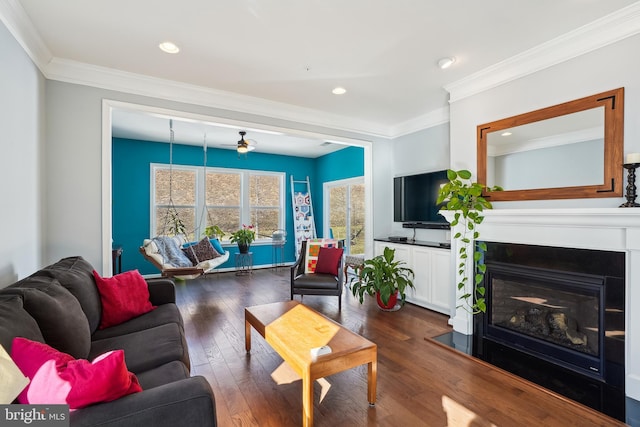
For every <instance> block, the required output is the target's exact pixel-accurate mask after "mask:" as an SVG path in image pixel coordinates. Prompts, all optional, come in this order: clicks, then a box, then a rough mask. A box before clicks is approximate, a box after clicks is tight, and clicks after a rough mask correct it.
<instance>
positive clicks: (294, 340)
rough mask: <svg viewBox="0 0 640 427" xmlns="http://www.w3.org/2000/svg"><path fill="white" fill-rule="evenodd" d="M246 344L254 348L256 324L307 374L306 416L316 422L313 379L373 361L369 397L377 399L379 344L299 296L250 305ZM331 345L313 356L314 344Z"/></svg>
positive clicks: (296, 368)
mask: <svg viewBox="0 0 640 427" xmlns="http://www.w3.org/2000/svg"><path fill="white" fill-rule="evenodd" d="M244 319H245V347H246V349H247V352H248V351H250V350H251V326H253V327H254V329H255V330H256V331H258V333H259V334H260V335H262V337H264V339H265V340H266V341H267V342H268V343H269V345H271V347H272V348H273V349H274V350H275V351H276V352H277V353H278V354H279V355H280V357H282V358H283V359H284V361H285V362H287V363H288V364H289V365H290V366H291V367H292V368H293V370H294V371H296V373H297V374H298V375H300V377H302V420H303V425H304V426H312V425H313V382H314V381H315V380H316V379H318V378H323V377H326V376H329V375H333V374H335V373H338V372H342V371H345V370H347V369H351V368H355V367H356V366H360V365H364V364H365V363H366V364H368V381H367V397H368V400H369V404H370V405H374V404H375V402H376V375H377V369H378V346H377V345H376V344H374V343H372V342H371V341H369V340H367V339H365V338H363V337H361V336H360V335H358V334H356V333H353V332H351V331H350V330H348V329H346V328H344V327H342V326H341V325H340V324H338V323H336V322H334V321H333V320H331V319H328V318H326V317H325V316H323V315H322V314H320V313H318V312H317V311H315V310H313V309H311V308H309V307H307V306H305V305H303V304H300V303H299V302H298V301H285V302H276V303H273V304H264V305H256V306H253V307H247V308H245V309H244ZM324 345H329V346H330V347H331V349H332V351H331V353H329V354H325V355H322V356H318V357H317V358H316V359H315V360H314V359H313V358H312V355H311V349H312V348H317V347H321V346H324Z"/></svg>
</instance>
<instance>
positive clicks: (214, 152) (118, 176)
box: [112, 138, 364, 274]
mask: <svg viewBox="0 0 640 427" xmlns="http://www.w3.org/2000/svg"><path fill="white" fill-rule="evenodd" d="M112 150H113V154H112V157H113V161H112V185H113V186H112V211H113V243H114V244H117V245H120V246H122V248H123V255H122V270H123V271H127V270H133V269H138V270H139V271H140V272H141V273H142V274H155V273H158V270H157V269H156V268H155V267H154V266H153V265H152V264H151V263H149V262H148V261H146V260H145V259H144V258H143V257H142V255H141V254H140V253H139V252H138V248H139V247H140V246H141V245H142V241H143V240H144V239H147V238H149V237H150V236H149V229H150V226H149V221H150V216H151V206H150V201H151V197H150V189H151V167H150V164H151V163H165V164H168V163H169V145H168V144H166V143H157V142H149V141H139V140H131V139H121V138H113V146H112ZM203 157H204V156H203V150H202V147H196V146H190V145H181V144H174V146H173V163H174V164H176V165H178V164H179V165H190V166H202V164H203ZM207 166H208V167H226V168H233V169H250V170H263V171H272V172H284V173H285V174H286V178H285V179H286V181H285V188H286V199H285V202H286V204H285V206H286V209H285V214H286V218H285V223H286V229H287V236H288V237H287V243H286V245H285V248H284V254H285V257H284V258H285V259H284V261H285V262H293V261H295V255H294V254H295V249H294V243H293V242H294V240H293V212H292V209H291V176H292V175H293V176H294V179H296V180H301V179H304V178H305V177H307V176H309V179H310V182H311V183H312V184H311V185H312V197H313V206H314V210H315V212H314V213H315V215H316V226H320V227H321V225H322V183H323V182H326V181H334V180H336V179H344V178H349V177H356V176H362V175H363V174H364V172H363V170H364V150H363V149H361V148H358V147H348V148H346V149H343V150H340V151H338V152H335V153H331V154H328V155H326V156H322V157H319V158H317V159H310V158H306V157H293V156H278V155H272V154H261V153H249V155H247V156H240V157H238V154H237V153H236V152H235V151H233V150H221V149H216V148H208V149H207ZM318 189H319V190H318ZM318 235H319V236H322V231H321V230H320V229H319V230H318ZM225 249H227V250H228V251H229V252H230V253H231V256H230V257H229V261H227V262H226V263H225V264H223V265H221V266H220V268H233V267H234V264H235V253H237V247H236V245H229V246H228V247H226V248H225ZM251 251H252V252H253V262H254V265H265V264H267V265H268V264H271V263H272V262H273V248H272V246H271V245H252V246H251Z"/></svg>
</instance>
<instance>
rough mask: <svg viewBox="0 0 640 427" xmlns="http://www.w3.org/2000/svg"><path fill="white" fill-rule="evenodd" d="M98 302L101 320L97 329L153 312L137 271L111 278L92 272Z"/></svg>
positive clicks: (144, 286)
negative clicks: (100, 303) (99, 302)
mask: <svg viewBox="0 0 640 427" xmlns="http://www.w3.org/2000/svg"><path fill="white" fill-rule="evenodd" d="M93 277H95V279H96V285H97V286H98V292H99V293H100V301H101V302H102V319H101V320H100V326H99V329H104V328H108V327H109V326H115V325H119V324H120V323H123V322H126V321H127V320H130V319H133V318H134V317H138V316H140V315H142V314H144V313H147V312H149V311H151V310H153V309H154V308H155V307H154V306H153V305H151V302H150V301H149V288H148V286H147V282H146V281H145V280H144V277H142V276H141V275H140V273H139V272H138V270H132V271H126V272H124V273H121V274H116V275H115V276H113V277H100V275H99V274H98V272H96V271H95V270H94V272H93Z"/></svg>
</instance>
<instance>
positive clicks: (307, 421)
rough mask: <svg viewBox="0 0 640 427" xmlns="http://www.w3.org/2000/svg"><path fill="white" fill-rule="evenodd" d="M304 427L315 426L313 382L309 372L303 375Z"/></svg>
mask: <svg viewBox="0 0 640 427" xmlns="http://www.w3.org/2000/svg"><path fill="white" fill-rule="evenodd" d="M302 425H303V427H311V426H313V381H311V372H309V370H306V371H305V372H304V373H303V375H302Z"/></svg>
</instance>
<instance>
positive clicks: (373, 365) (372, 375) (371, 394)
mask: <svg viewBox="0 0 640 427" xmlns="http://www.w3.org/2000/svg"><path fill="white" fill-rule="evenodd" d="M367 368H368V369H367V370H368V373H369V375H368V381H367V397H368V399H369V405H371V406H373V405H375V404H376V385H377V380H378V358H377V355H376V356H374V358H373V360H372V361H371V362H369V364H368V366H367Z"/></svg>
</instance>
